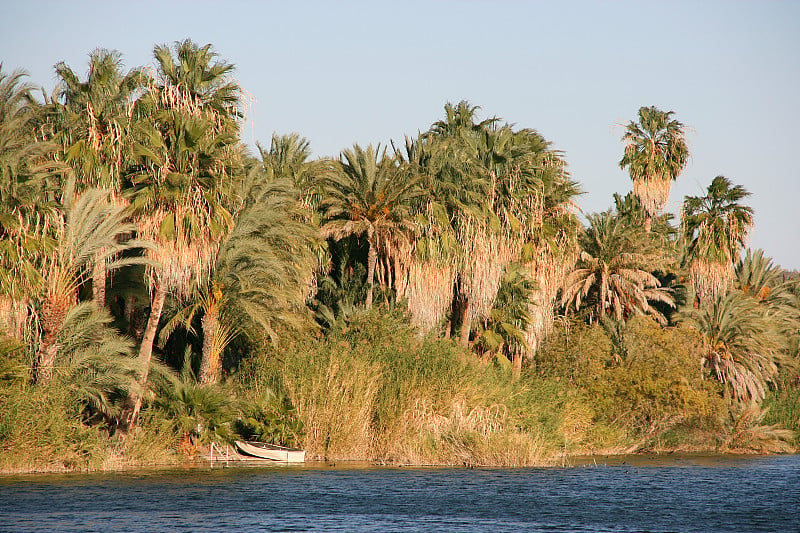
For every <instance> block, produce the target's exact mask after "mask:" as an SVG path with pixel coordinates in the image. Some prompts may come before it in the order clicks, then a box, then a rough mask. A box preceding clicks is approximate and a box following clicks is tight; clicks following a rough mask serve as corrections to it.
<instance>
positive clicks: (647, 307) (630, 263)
mask: <svg viewBox="0 0 800 533" xmlns="http://www.w3.org/2000/svg"><path fill="white" fill-rule="evenodd" d="M581 248H582V251H581V254H580V258H579V260H578V264H577V267H576V268H575V270H573V271H572V272H571V273H570V274H569V275H567V277H566V279H565V281H564V289H563V291H562V294H561V305H562V306H564V307H565V308H567V309H569V308H574V309H575V311H578V310H580V308H581V304H582V303H583V302H587V303H589V304H590V305H591V308H590V311H589V321H590V322H595V321H596V322H599V321H602V320H603V319H604V318H606V317H610V318H612V319H613V320H617V321H618V320H622V319H624V318H627V317H628V316H630V315H634V314H649V315H652V316H654V317H655V318H656V319H657V320H658V321H659V322H661V323H662V324H664V323H666V319H665V318H664V316H663V315H662V314H661V313H660V312H659V311H658V310H657V309H656V308H654V307H653V306H652V305H651V302H662V303H664V304H666V305H668V306H670V307H674V306H675V302H674V299H673V297H672V295H671V293H670V291H669V289H666V288H664V287H661V283H660V282H659V280H658V278H656V277H655V276H654V275H653V274H652V273H651V271H652V270H656V269H658V268H659V267H660V266H662V265H663V264H664V263H665V258H664V256H663V254H662V253H661V251H660V250H659V249H658V246H657V245H655V243H654V242H653V240H652V239H651V238H650V234H645V233H638V232H637V230H636V228H632V227H630V226H628V225H626V224H625V222H624V221H623V220H621V219H620V218H618V217H615V216H614V215H613V214H612V213H611V212H609V211H606V212H605V213H600V214H594V215H590V216H589V228H588V229H587V230H586V232H585V233H584V235H583V236H582V237H581Z"/></svg>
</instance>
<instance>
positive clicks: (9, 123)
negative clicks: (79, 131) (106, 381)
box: [0, 65, 66, 340]
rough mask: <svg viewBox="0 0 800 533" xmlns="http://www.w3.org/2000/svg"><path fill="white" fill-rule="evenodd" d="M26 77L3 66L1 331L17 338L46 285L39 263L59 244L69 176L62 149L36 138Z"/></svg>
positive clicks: (0, 81)
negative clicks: (60, 196)
mask: <svg viewBox="0 0 800 533" xmlns="http://www.w3.org/2000/svg"><path fill="white" fill-rule="evenodd" d="M25 76H26V74H25V73H24V72H23V71H14V72H12V73H10V74H8V73H5V72H3V70H2V65H0V327H2V328H3V329H5V330H6V332H7V333H9V334H10V335H11V336H13V337H14V338H16V339H17V340H22V335H23V329H24V326H25V322H26V319H27V317H28V314H29V309H28V308H29V305H30V302H31V297H32V295H33V294H34V293H36V291H37V290H38V288H39V286H40V284H41V279H42V278H41V275H40V273H39V268H38V266H39V260H40V258H41V257H42V256H43V255H44V254H46V253H48V251H49V250H51V249H52V247H53V245H54V243H53V241H52V239H51V236H50V235H49V228H50V227H51V226H52V223H53V221H54V220H55V219H57V218H58V216H59V208H58V206H57V203H56V202H55V201H54V200H55V190H56V189H57V188H58V187H60V181H61V176H62V175H63V174H64V173H65V172H66V167H64V166H63V165H62V164H61V163H59V162H58V161H57V160H56V158H55V152H56V150H57V148H58V147H57V145H56V144H55V143H53V142H50V141H44V140H42V139H41V137H39V136H37V134H36V131H37V129H38V125H39V122H40V117H39V112H40V108H39V106H38V105H37V104H36V102H35V100H34V99H33V97H32V96H31V91H32V90H33V88H34V87H33V86H32V85H31V84H29V83H27V82H25V81H24V78H25Z"/></svg>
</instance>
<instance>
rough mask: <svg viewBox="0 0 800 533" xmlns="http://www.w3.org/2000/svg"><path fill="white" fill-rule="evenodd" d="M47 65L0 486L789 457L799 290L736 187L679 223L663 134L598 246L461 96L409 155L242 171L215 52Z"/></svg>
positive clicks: (534, 147) (17, 134)
mask: <svg viewBox="0 0 800 533" xmlns="http://www.w3.org/2000/svg"><path fill="white" fill-rule="evenodd" d="M55 72H56V75H57V78H58V85H57V87H56V89H55V91H54V92H53V93H52V94H49V95H48V94H46V93H45V92H44V91H42V96H41V97H37V94H38V93H37V91H36V88H35V87H34V86H32V85H31V84H29V83H28V82H27V80H26V78H25V75H24V73H22V72H12V73H8V72H4V71H2V68H1V67H0V196H1V198H0V200H1V201H0V239H1V240H0V246H1V247H2V255H0V470H6V471H10V470H37V469H63V468H67V469H94V468H113V467H116V466H124V465H133V464H146V463H163V462H169V461H172V462H174V461H183V460H186V457H187V456H188V457H192V456H194V455H196V454H198V453H199V452H200V451H202V450H207V447H208V446H209V445H210V444H211V443H230V442H232V441H233V440H235V439H237V438H246V439H258V440H263V441H268V442H275V443H282V444H286V445H299V446H303V447H304V448H305V449H307V450H308V452H309V453H310V455H311V456H315V457H325V458H329V459H362V460H373V461H386V462H396V463H426V464H432V463H437V464H469V465H472V464H496V465H525V464H542V463H548V462H552V461H558V460H564V459H565V458H566V457H568V456H569V455H571V454H583V453H620V452H633V451H648V450H649V451H669V450H721V451H728V450H733V451H754V452H775V451H789V450H792V449H794V447H795V446H796V445H797V438H798V431H800V394H798V391H799V390H800V378H799V377H798V362H800V342H799V341H800V278H798V275H797V273H796V272H787V271H785V270H782V269H780V268H779V267H777V266H775V265H774V264H773V263H772V261H771V260H770V259H769V258H768V257H766V256H765V255H764V253H763V252H762V251H760V250H749V249H746V248H745V242H746V237H747V234H748V232H749V231H750V229H751V228H752V225H753V216H752V215H753V214H752V210H751V209H750V208H749V207H748V206H747V205H746V204H745V203H744V201H745V200H746V199H747V197H748V195H749V193H748V192H747V191H746V190H745V189H744V188H742V187H741V186H738V185H735V184H734V183H732V182H731V181H730V180H728V179H727V178H725V177H722V176H718V177H716V178H714V179H713V180H712V181H711V183H710V185H709V186H708V189H707V194H706V195H704V196H701V197H687V198H686V199H685V200H684V204H683V209H682V210H681V213H682V217H681V220H679V221H677V222H676V221H674V220H673V219H672V216H671V215H668V214H663V213H662V210H663V208H664V206H665V204H666V201H667V198H668V196H669V192H670V187H671V184H672V182H673V181H674V180H676V179H677V178H678V177H679V175H680V173H681V171H682V170H683V168H684V166H685V164H686V161H687V158H688V156H689V152H688V147H687V144H686V141H685V136H684V129H685V128H684V126H683V124H681V123H680V122H678V121H677V120H676V119H675V118H674V116H673V115H674V114H673V113H672V112H664V111H661V110H659V109H656V108H654V107H642V108H641V109H640V110H639V114H638V117H637V119H636V120H635V121H631V122H630V123H629V124H628V125H627V127H626V130H625V133H624V136H623V138H622V141H623V147H622V149H621V153H622V158H621V161H620V166H621V167H622V168H625V169H628V170H629V172H630V176H631V179H632V181H633V188H632V192H631V193H628V194H627V195H625V196H622V195H615V197H614V198H613V206H612V207H611V208H610V209H609V210H607V211H605V212H602V213H593V214H588V215H587V216H586V225H585V226H584V225H583V224H582V223H581V219H580V218H579V217H578V212H577V209H576V204H575V202H576V199H577V197H578V195H579V194H580V193H581V189H580V185H579V184H578V183H577V182H576V181H575V180H573V179H572V177H571V176H570V175H569V173H568V172H567V170H566V162H565V159H564V156H563V154H561V153H559V152H558V151H556V150H554V149H553V148H552V147H551V145H550V143H549V142H548V141H547V140H546V139H545V138H544V137H542V135H540V134H539V133H538V132H536V131H535V130H532V129H525V128H516V127H514V126H512V125H509V124H506V123H504V122H502V120H501V119H499V118H489V119H485V120H479V118H478V111H479V108H478V107H475V106H473V105H471V104H469V103H468V102H459V103H457V104H451V103H448V104H446V105H445V107H444V110H445V114H444V117H442V118H441V119H440V120H438V121H435V122H433V123H432V124H431V126H430V127H429V128H428V129H427V130H425V131H424V132H422V133H420V134H419V135H418V136H416V137H414V138H406V139H405V140H404V142H402V143H398V145H392V146H391V147H381V146H372V145H370V146H367V147H363V146H359V145H354V146H352V147H350V148H347V149H345V150H343V151H342V152H341V155H340V156H339V157H338V158H337V159H327V158H317V159H315V158H312V156H311V148H310V146H309V143H308V141H306V140H305V139H304V138H302V137H301V136H299V135H297V134H290V135H277V134H276V135H274V136H273V137H272V139H271V142H270V143H269V146H265V145H260V144H259V145H258V146H257V152H258V153H257V154H255V155H253V154H252V153H251V152H250V150H248V148H247V147H246V146H245V145H244V144H243V143H242V142H241V139H240V135H239V134H240V128H241V125H242V121H243V116H244V109H243V102H244V98H243V94H244V93H243V90H242V88H241V87H239V85H238V83H237V81H236V80H235V78H234V77H233V66H232V65H231V64H229V63H227V62H225V61H223V60H221V59H220V58H219V57H218V56H217V55H216V53H215V52H214V50H213V48H212V47H211V46H210V45H206V46H199V45H197V44H195V43H193V42H191V41H188V40H187V41H183V42H177V43H175V44H174V45H173V46H157V47H155V49H154V67H153V68H152V69H145V68H136V69H132V70H130V71H127V72H126V71H124V70H123V67H122V58H121V57H120V55H119V54H118V53H117V52H111V51H107V50H102V49H98V50H96V51H95V52H93V53H92V54H91V56H90V59H89V65H88V74H87V76H86V78H85V79H82V78H81V77H80V76H79V75H78V74H76V73H75V72H74V71H73V70H72V68H71V67H69V66H67V65H65V64H63V63H59V64H58V65H56V67H55Z"/></svg>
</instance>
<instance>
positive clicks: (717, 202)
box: [683, 176, 753, 304]
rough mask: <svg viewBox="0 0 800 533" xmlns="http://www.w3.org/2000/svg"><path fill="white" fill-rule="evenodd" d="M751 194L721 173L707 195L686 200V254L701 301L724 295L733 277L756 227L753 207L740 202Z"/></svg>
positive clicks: (701, 302) (684, 213)
mask: <svg viewBox="0 0 800 533" xmlns="http://www.w3.org/2000/svg"><path fill="white" fill-rule="evenodd" d="M748 196H750V193H749V192H747V190H745V189H744V188H743V187H741V186H739V185H735V186H734V185H733V184H732V183H731V181H730V180H728V179H727V178H725V177H724V176H717V177H716V178H714V180H713V181H712V182H711V185H709V186H708V189H707V193H706V195H705V196H687V197H686V199H685V200H684V204H683V229H684V238H685V239H686V242H687V245H686V246H687V248H686V255H687V259H688V262H689V274H690V277H691V278H692V283H693V285H694V289H695V297H696V298H697V301H698V303H699V304H704V303H707V302H709V301H713V300H715V299H716V298H717V297H719V296H720V295H722V294H724V292H725V289H726V287H727V286H728V284H729V282H730V281H731V280H732V279H733V266H734V264H735V263H736V261H737V260H738V258H739V251H740V250H741V249H742V247H743V246H744V243H745V239H746V238H747V234H748V233H749V232H750V229H751V228H752V227H753V210H752V209H751V208H750V207H748V206H746V205H742V204H741V203H740V202H741V201H742V200H743V199H745V198H747V197H748Z"/></svg>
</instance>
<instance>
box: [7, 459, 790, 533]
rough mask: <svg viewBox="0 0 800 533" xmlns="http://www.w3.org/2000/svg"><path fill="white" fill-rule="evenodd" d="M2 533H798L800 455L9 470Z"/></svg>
mask: <svg viewBox="0 0 800 533" xmlns="http://www.w3.org/2000/svg"><path fill="white" fill-rule="evenodd" d="M598 462H602V461H598ZM0 531H3V532H6V531H8V532H19V533H23V532H31V531H60V532H90V531H97V532H107V531H112V532H114V531H120V532H121V531H126V532H129V531H130V532H150V531H186V532H204V531H237V532H250V531H356V532H357V531H445V532H447V531H491V532H493V533H500V532H504V531H703V532H707V531H708V532H710V531H742V532H755V531H795V532H798V531H800V456H782V457H758V458H697V457H695V458H678V459H676V458H668V459H663V458H655V459H653V458H650V459H647V458H627V459H615V460H610V461H607V462H606V464H598V465H595V464H589V465H586V466H577V467H572V468H525V469H475V470H470V469H440V468H372V467H363V468H360V467H353V466H351V467H344V468H342V467H336V468H330V467H327V466H324V465H316V466H315V465H307V466H304V467H259V468H255V467H231V468H214V469H197V470H188V471H186V470H184V471H168V472H137V473H118V474H102V475H59V476H13V477H0Z"/></svg>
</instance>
